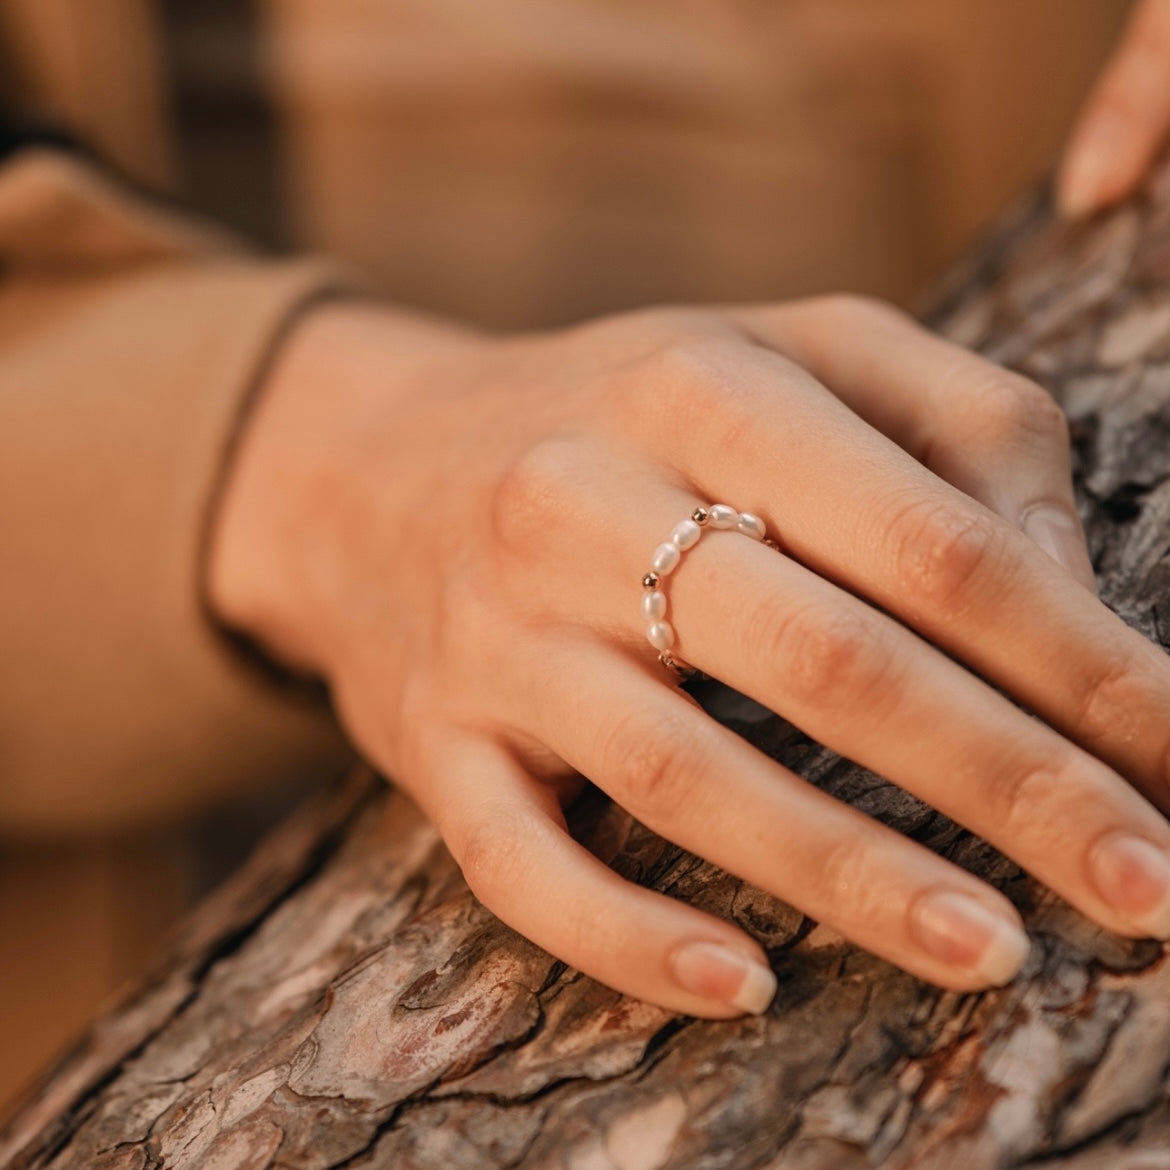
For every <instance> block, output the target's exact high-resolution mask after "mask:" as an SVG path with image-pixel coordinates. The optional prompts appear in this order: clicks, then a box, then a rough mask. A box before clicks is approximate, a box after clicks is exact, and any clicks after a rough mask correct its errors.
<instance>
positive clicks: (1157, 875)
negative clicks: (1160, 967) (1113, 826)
mask: <svg viewBox="0 0 1170 1170" xmlns="http://www.w3.org/2000/svg"><path fill="white" fill-rule="evenodd" d="M1089 865H1090V869H1091V870H1092V874H1093V878H1094V881H1095V882H1096V885H1097V889H1098V891H1099V892H1100V894H1101V897H1102V898H1104V899H1105V901H1106V902H1108V903H1109V905H1110V906H1112V907H1113V909H1114V910H1116V911H1117V913H1118V914H1120V915H1121V916H1122V917H1123V918H1124V919H1125V920H1126V921H1127V922H1130V923H1132V924H1133V926H1134V927H1135V929H1137V930H1140V931H1142V932H1143V933H1144V934H1146V935H1148V936H1149V937H1150V938H1160V939H1170V857H1168V856H1167V855H1166V852H1165V850H1163V849H1159V848H1158V846H1157V845H1155V844H1154V843H1153V842H1152V841H1147V840H1145V839H1144V838H1143V837H1129V836H1123V835H1121V834H1117V835H1115V836H1112V837H1106V838H1105V840H1104V841H1102V842H1101V844H1099V845H1098V846H1097V847H1096V848H1095V849H1094V850H1093V851H1092V853H1091V854H1090V855H1089Z"/></svg>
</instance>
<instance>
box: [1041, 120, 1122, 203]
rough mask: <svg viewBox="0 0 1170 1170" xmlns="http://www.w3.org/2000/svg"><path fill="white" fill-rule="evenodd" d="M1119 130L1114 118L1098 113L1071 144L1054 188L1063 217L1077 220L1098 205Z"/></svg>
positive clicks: (1112, 164)
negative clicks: (1066, 159) (1069, 151)
mask: <svg viewBox="0 0 1170 1170" xmlns="http://www.w3.org/2000/svg"><path fill="white" fill-rule="evenodd" d="M1123 130H1124V127H1122V126H1121V125H1120V123H1119V122H1118V120H1117V119H1115V118H1113V117H1112V116H1109V115H1106V114H1099V115H1098V116H1097V118H1096V120H1095V121H1094V122H1092V123H1091V124H1090V125H1089V126H1087V127H1086V128H1085V130H1084V131H1083V132H1082V133H1081V134H1080V135H1079V136H1078V138H1077V140H1076V142H1074V143H1073V147H1072V151H1071V153H1070V155H1069V159H1068V163H1067V164H1066V166H1065V169H1064V173H1063V174H1062V175H1061V176H1060V185H1059V188H1058V191H1057V202H1058V205H1059V210H1060V213H1061V215H1063V216H1065V218H1067V219H1079V218H1080V217H1081V216H1084V215H1088V214H1089V213H1090V212H1092V211H1095V210H1096V209H1097V208H1098V207H1099V206H1100V205H1101V201H1102V194H1103V191H1104V187H1105V184H1106V182H1107V181H1108V179H1109V176H1110V174H1111V172H1112V171H1113V167H1114V162H1115V160H1116V158H1117V147H1118V138H1119V137H1120V136H1121V133H1122V132H1123Z"/></svg>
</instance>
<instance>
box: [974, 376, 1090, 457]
mask: <svg viewBox="0 0 1170 1170" xmlns="http://www.w3.org/2000/svg"><path fill="white" fill-rule="evenodd" d="M968 414H969V418H968V422H969V424H970V423H973V424H974V425H975V427H976V428H977V429H978V431H979V432H980V433H982V434H984V435H986V436H988V437H990V438H991V439H992V440H993V441H998V442H1001V443H1011V442H1016V441H1018V440H1019V438H1020V436H1024V437H1026V438H1032V439H1040V440H1042V441H1044V442H1049V443H1067V442H1068V434H1069V432H1068V420H1067V419H1066V418H1065V415H1064V411H1062V410H1061V409H1060V407H1059V406H1058V405H1057V404H1056V400H1055V399H1054V398H1053V397H1052V395H1051V394H1049V393H1048V392H1047V391H1046V390H1044V389H1042V388H1041V387H1039V386H1037V385H1036V383H1035V382H1031V381H1029V380H1028V379H1027V378H1024V377H1021V376H1020V375H1018V374H1013V373H1010V372H1009V371H1007V370H1001V371H995V372H994V373H990V374H989V375H988V377H987V378H986V380H985V381H983V382H981V383H979V384H977V385H976V386H975V387H974V388H973V389H972V391H971V394H970V407H969V410H968Z"/></svg>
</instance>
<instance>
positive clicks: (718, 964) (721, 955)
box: [671, 942, 776, 1016]
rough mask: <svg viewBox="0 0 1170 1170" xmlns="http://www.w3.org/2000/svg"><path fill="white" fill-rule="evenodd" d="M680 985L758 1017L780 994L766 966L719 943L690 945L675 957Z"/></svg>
mask: <svg viewBox="0 0 1170 1170" xmlns="http://www.w3.org/2000/svg"><path fill="white" fill-rule="evenodd" d="M671 966H672V968H673V970H674V977H675V978H676V979H677V980H678V982H679V986H681V987H682V988H683V989H684V990H686V991H689V992H691V994H692V995H701V996H702V997H703V998H704V999H714V1000H718V1001H719V1002H721V1003H729V1004H731V1005H732V1006H733V1007H737V1008H739V1009H740V1011H744V1012H751V1014H752V1015H753V1016H758V1015H759V1014H760V1013H761V1012H763V1011H765V1010H766V1009H767V1007H768V1004H770V1003H771V1002H772V997H773V996H774V995H775V994H776V976H775V975H773V974H772V972H771V971H770V970H769V969H768V968H767V967H765V966H764V965H763V964H762V963H757V962H756V961H755V960H753V959H749V958H748V957H747V955H743V954H740V953H739V951H733V950H732V949H731V948H730V947H725V946H720V944H719V943H709V942H699V943H689V944H688V945H687V946H685V947H682V948H680V949H679V950H677V951H675V952H674V955H673V956H672V957H671Z"/></svg>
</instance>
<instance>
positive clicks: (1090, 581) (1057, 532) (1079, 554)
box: [1023, 507, 1097, 593]
mask: <svg viewBox="0 0 1170 1170" xmlns="http://www.w3.org/2000/svg"><path fill="white" fill-rule="evenodd" d="M1023 530H1024V535H1025V536H1026V537H1027V538H1028V539H1029V540H1030V541H1031V542H1032V543H1033V544H1035V545H1036V546H1037V547H1039V548H1042V549H1043V550H1044V551H1045V552H1046V553H1047V554H1048V555H1049V556H1050V557H1051V558H1052V559H1053V560H1054V561H1055V562H1056V563H1057V564H1058V565H1060V566H1061V567H1062V568H1064V569H1067V570H1068V571H1069V572H1070V573H1071V574H1072V575H1073V576H1074V577H1075V578H1076V579H1077V580H1078V581H1079V582H1080V583H1081V584H1082V585H1084V586H1085V588H1086V589H1090V590H1092V592H1093V593H1096V592H1097V578H1096V576H1095V575H1094V573H1093V562H1092V561H1091V560H1090V559H1089V550H1088V549H1087V548H1085V540H1084V537H1083V536H1082V535H1081V527H1080V525H1079V524H1078V523H1077V521H1076V520H1074V519H1073V518H1072V517H1071V516H1070V515H1069V514H1068V513H1067V512H1062V511H1061V510H1060V509H1059V508H1049V507H1039V508H1033V509H1032V510H1031V511H1030V512H1028V513H1027V514H1026V515H1025V516H1024V520H1023Z"/></svg>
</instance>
